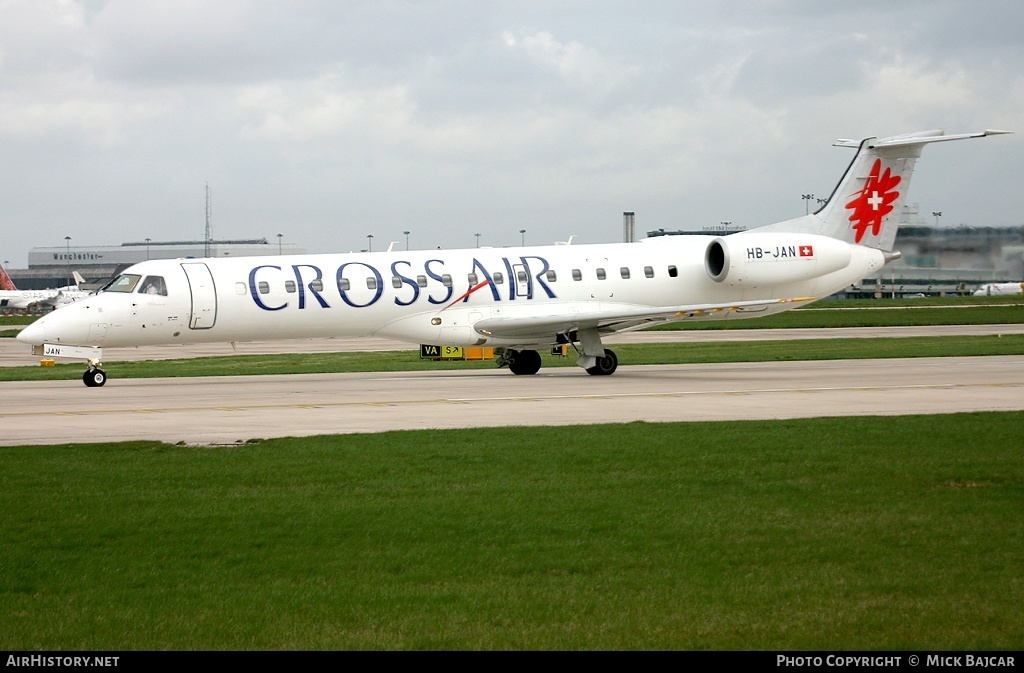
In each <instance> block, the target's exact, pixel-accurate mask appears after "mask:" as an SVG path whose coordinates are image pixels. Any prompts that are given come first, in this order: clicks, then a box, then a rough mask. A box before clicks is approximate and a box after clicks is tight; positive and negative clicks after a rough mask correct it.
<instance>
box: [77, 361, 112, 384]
mask: <svg viewBox="0 0 1024 673" xmlns="http://www.w3.org/2000/svg"><path fill="white" fill-rule="evenodd" d="M82 382H83V383H85V385H86V387H87V388H99V387H100V386H102V385H103V384H104V383H106V382H107V373H106V372H105V371H103V370H102V369H100V361H99V358H89V368H88V369H87V370H85V373H84V374H82Z"/></svg>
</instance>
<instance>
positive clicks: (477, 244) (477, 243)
mask: <svg viewBox="0 0 1024 673" xmlns="http://www.w3.org/2000/svg"><path fill="white" fill-rule="evenodd" d="M473 235H474V236H476V247H478V248H479V247H480V234H473Z"/></svg>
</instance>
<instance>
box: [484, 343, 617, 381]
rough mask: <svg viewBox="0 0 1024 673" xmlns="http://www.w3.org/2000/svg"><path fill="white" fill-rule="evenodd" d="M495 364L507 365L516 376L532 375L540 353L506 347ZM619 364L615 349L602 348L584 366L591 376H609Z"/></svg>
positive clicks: (536, 366) (538, 362)
mask: <svg viewBox="0 0 1024 673" xmlns="http://www.w3.org/2000/svg"><path fill="white" fill-rule="evenodd" d="M496 362H497V365H498V366H499V367H508V369H509V371H510V372H512V373H513V374H516V375H518V376H532V375H533V374H536V373H537V372H539V371H540V353H538V352H537V351H533V350H523V351H516V350H511V349H506V350H504V351H502V352H501V354H500V355H499V356H498V358H497V360H496ZM618 366H619V359H618V358H617V357H616V356H615V351H612V350H610V349H608V348H605V349H604V355H601V356H595V357H594V358H593V364H591V365H590V366H589V367H586V368H585V369H586V371H587V373H588V374H590V375H591V376H611V375H612V374H614V373H615V370H616V369H617V368H618Z"/></svg>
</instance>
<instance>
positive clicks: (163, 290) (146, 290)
mask: <svg viewBox="0 0 1024 673" xmlns="http://www.w3.org/2000/svg"><path fill="white" fill-rule="evenodd" d="M139 293H140V294H158V295H161V296H163V297H166V296H167V284H166V283H164V277H163V276H146V280H144V281H142V285H141V286H140V287H139Z"/></svg>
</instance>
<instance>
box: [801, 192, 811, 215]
mask: <svg viewBox="0 0 1024 673" xmlns="http://www.w3.org/2000/svg"><path fill="white" fill-rule="evenodd" d="M800 198H801V199H803V200H804V215H810V214H811V199H813V198H814V194H804V195H803V196H801V197H800Z"/></svg>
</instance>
